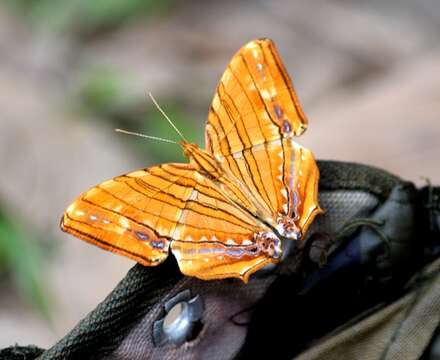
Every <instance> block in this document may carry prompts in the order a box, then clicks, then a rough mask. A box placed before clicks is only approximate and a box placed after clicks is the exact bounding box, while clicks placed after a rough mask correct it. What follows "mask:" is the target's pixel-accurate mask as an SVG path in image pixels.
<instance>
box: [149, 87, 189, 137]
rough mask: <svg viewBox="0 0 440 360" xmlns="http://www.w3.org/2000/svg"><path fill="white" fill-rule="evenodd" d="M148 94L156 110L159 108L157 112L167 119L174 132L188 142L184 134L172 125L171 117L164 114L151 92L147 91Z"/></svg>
mask: <svg viewBox="0 0 440 360" xmlns="http://www.w3.org/2000/svg"><path fill="white" fill-rule="evenodd" d="M148 96H149V97H150V99H151V101H152V102H153V104H154V105H155V106H156V107H157V110H159V112H160V113H161V114H162V115H163V116H164V118H165V119H167V121H168V122H169V123H170V125H171V126H172V127H173V129H174V130H176V132H177V133H178V134H179V136H180V137H181V138H182V139H183V141H185V142H188V140H186V138H185V136H183V134H182V133H181V132H180V130H179V129H178V128H177V127H176V125H174V123H173V122H172V121H171V119H170V118H169V117H168V115H167V114H165V111H163V110H162V108H161V107H160V106H159V104H158V103H157V101H156V99H155V98H154V97H153V94H152V93H148Z"/></svg>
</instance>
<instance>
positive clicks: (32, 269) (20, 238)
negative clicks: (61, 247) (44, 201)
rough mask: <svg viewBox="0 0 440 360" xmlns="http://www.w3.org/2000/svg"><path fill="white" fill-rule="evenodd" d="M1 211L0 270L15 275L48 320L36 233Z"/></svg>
mask: <svg viewBox="0 0 440 360" xmlns="http://www.w3.org/2000/svg"><path fill="white" fill-rule="evenodd" d="M21 228H22V227H21V226H20V225H19V223H18V222H17V221H15V220H12V218H10V217H8V216H7V215H6V214H5V213H4V211H1V210H0V271H2V272H5V271H7V272H10V273H12V274H13V276H14V279H15V281H16V284H17V286H18V287H19V288H20V290H21V291H22V292H23V293H24V295H25V296H26V298H27V299H29V300H30V302H31V303H32V304H34V306H36V307H37V308H38V310H39V311H40V312H41V313H42V315H43V316H45V317H46V318H47V319H49V301H48V298H47V296H46V291H45V287H44V285H43V283H44V281H43V279H44V277H43V270H42V269H43V266H42V265H43V261H42V258H43V256H42V252H41V248H40V247H39V246H37V241H36V239H35V236H33V235H31V234H30V233H26V234H25V233H24V232H23V231H22V230H20V229H21Z"/></svg>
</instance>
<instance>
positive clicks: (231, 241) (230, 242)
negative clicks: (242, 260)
mask: <svg viewBox="0 0 440 360" xmlns="http://www.w3.org/2000/svg"><path fill="white" fill-rule="evenodd" d="M226 244H228V245H237V243H236V242H235V241H234V240H232V239H228V240H226Z"/></svg>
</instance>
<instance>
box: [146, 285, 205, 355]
mask: <svg viewBox="0 0 440 360" xmlns="http://www.w3.org/2000/svg"><path fill="white" fill-rule="evenodd" d="M203 310H204V306H203V301H202V298H201V297H200V296H199V295H196V296H194V297H191V292H190V290H184V291H182V292H180V293H178V294H177V295H176V296H174V297H173V298H171V299H170V300H168V301H167V302H166V303H165V305H164V315H163V316H162V318H160V319H158V320H156V321H155V322H154V324H153V341H154V345H155V346H163V345H165V344H173V345H176V346H179V345H182V344H183V343H185V342H187V341H191V340H194V338H195V337H196V336H197V334H198V333H199V332H200V330H201V325H202V323H201V319H202V315H203Z"/></svg>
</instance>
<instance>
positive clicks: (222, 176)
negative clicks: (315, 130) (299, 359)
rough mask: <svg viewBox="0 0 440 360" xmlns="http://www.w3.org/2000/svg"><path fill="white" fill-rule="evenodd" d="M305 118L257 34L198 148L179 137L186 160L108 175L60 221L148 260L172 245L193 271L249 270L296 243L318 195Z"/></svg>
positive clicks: (222, 87)
mask: <svg viewBox="0 0 440 360" xmlns="http://www.w3.org/2000/svg"><path fill="white" fill-rule="evenodd" d="M306 127H307V119H306V117H305V115H304V113H303V111H302V109H301V107H300V104H299V101H298V98H297V96H296V94H295V91H294V89H293V85H292V83H291V80H290V78H289V76H288V75H287V72H286V70H285V68H284V65H283V63H282V61H281V59H280V56H279V54H278V52H277V50H276V48H275V45H274V43H273V42H272V41H271V40H269V39H259V40H254V41H251V42H249V43H247V44H246V45H244V46H243V47H242V48H241V49H240V50H239V51H238V52H237V53H236V54H235V55H234V56H233V58H232V59H231V61H230V63H229V65H228V66H227V68H226V70H225V72H224V73H223V76H222V77H221V80H220V82H219V84H218V86H217V89H216V92H215V95H214V98H213V100H212V104H211V107H210V109H209V115H208V120H207V124H206V129H205V149H202V148H200V147H199V146H197V145H195V144H192V143H189V142H187V141H186V140H182V141H181V142H180V145H181V146H182V148H183V152H184V154H185V156H186V157H187V158H188V159H189V163H187V164H183V163H168V164H160V165H156V166H152V167H149V168H146V169H143V170H137V171H134V172H131V173H128V174H126V175H122V176H118V177H115V178H113V179H111V180H108V181H105V182H103V183H101V184H99V185H97V186H95V187H93V188H91V189H90V190H88V191H86V192H85V193H83V194H82V195H81V196H80V197H78V198H77V199H76V200H75V201H74V202H73V203H72V204H71V205H70V206H69V207H68V208H67V210H66V211H65V213H64V215H63V217H62V220H61V229H62V230H63V231H66V232H68V233H70V234H72V235H74V236H76V237H78V238H81V239H83V240H85V241H88V242H90V243H92V244H95V245H97V246H99V247H101V248H104V249H106V250H110V251H112V252H115V253H118V254H121V255H124V256H127V257H129V258H131V259H134V260H136V261H137V262H139V263H141V264H143V265H145V266H156V265H159V264H160V263H162V262H163V261H164V260H165V259H166V258H167V257H168V256H169V253H170V252H171V253H173V255H174V256H175V258H176V259H177V262H178V265H179V268H180V270H181V272H182V273H183V274H185V275H188V276H195V277H197V278H200V279H204V280H209V279H222V278H240V279H242V280H243V281H245V282H247V281H248V279H249V276H250V275H251V274H253V273H255V272H256V271H257V270H259V269H261V268H263V267H265V266H266V265H268V264H271V263H278V262H279V261H280V260H281V258H282V254H283V248H284V246H285V244H286V242H289V241H294V242H297V243H298V244H301V242H303V239H304V235H305V233H306V232H307V229H308V228H309V226H310V224H311V223H312V221H313V219H314V218H315V216H316V215H317V214H319V213H321V212H322V210H321V208H320V207H319V205H318V201H317V194H318V179H319V170H318V167H317V165H316V162H315V160H314V157H313V155H312V153H311V151H310V150H308V149H306V148H304V147H302V146H300V145H299V144H297V143H295V142H294V141H293V137H294V136H299V135H301V134H302V133H303V132H304V131H305V130H306Z"/></svg>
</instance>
